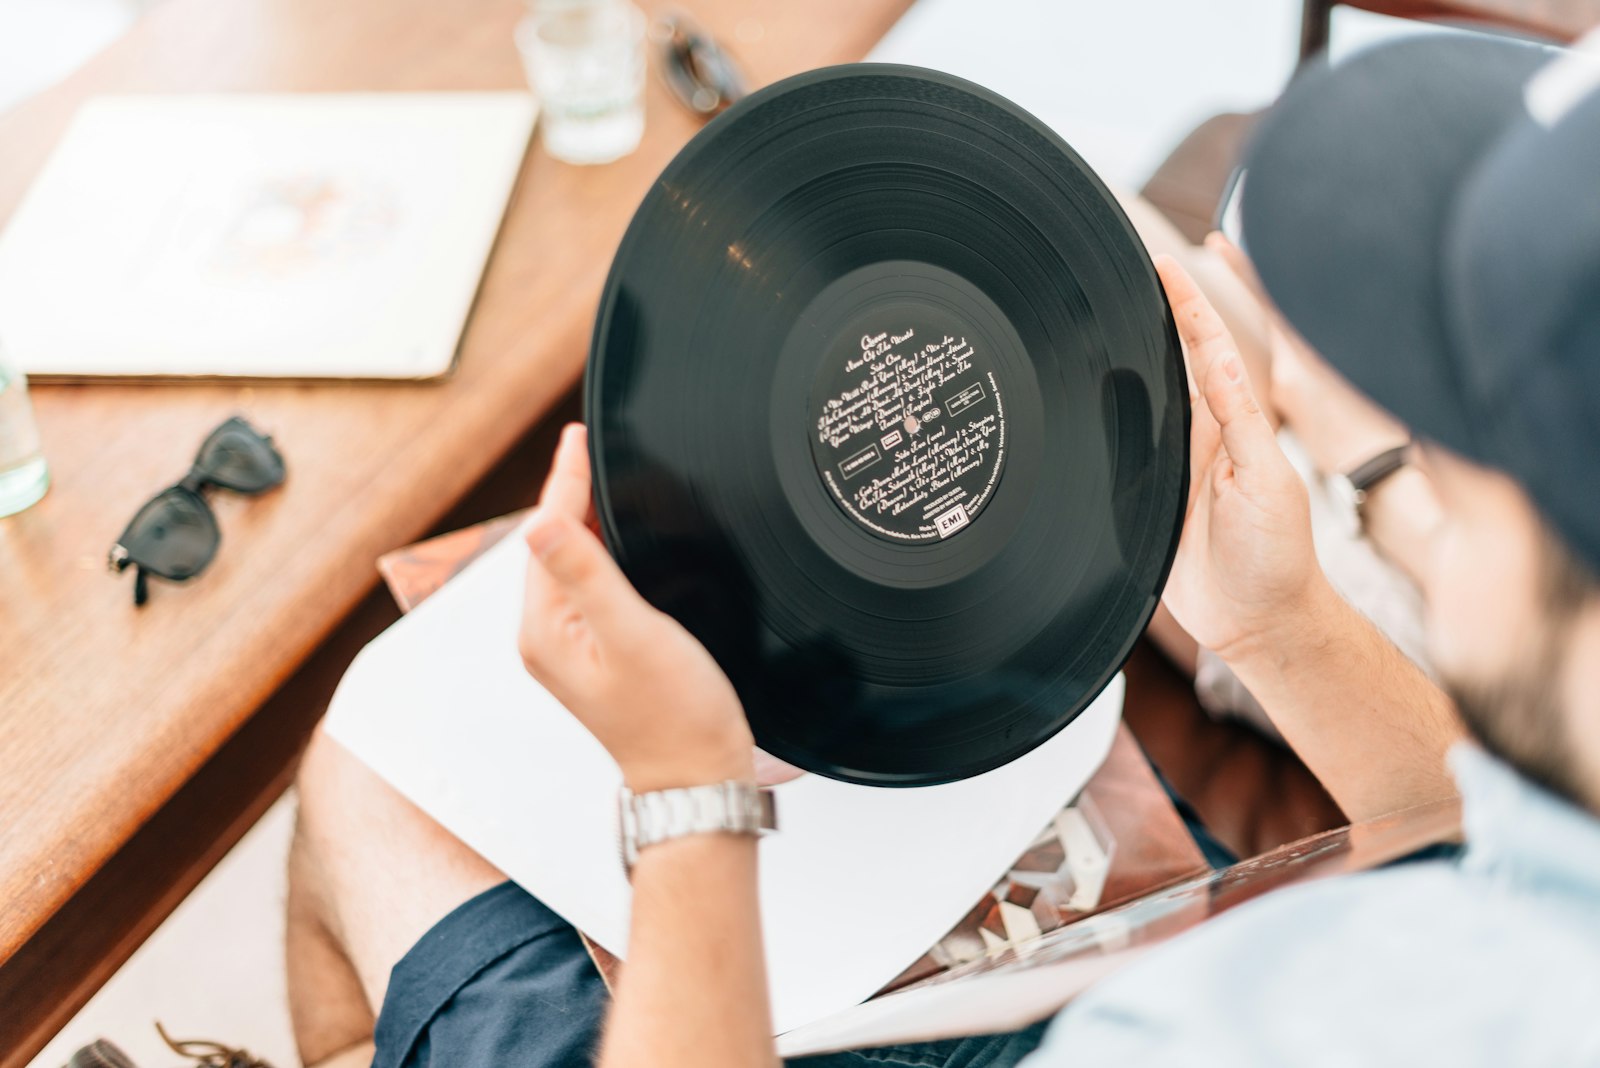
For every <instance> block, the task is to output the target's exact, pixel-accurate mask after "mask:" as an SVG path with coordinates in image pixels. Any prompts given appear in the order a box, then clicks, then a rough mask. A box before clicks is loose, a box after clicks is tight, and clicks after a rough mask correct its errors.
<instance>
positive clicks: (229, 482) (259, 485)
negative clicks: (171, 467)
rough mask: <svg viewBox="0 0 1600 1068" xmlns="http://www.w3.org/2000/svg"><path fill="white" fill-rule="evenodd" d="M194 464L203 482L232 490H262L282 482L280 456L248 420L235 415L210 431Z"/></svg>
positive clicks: (248, 491) (249, 491) (247, 491)
mask: <svg viewBox="0 0 1600 1068" xmlns="http://www.w3.org/2000/svg"><path fill="white" fill-rule="evenodd" d="M194 466H195V469H196V471H198V472H199V473H200V475H202V476H203V477H204V479H205V481H207V482H210V483H211V484H213V485H216V486H221V487H222V488H223V489H230V490H233V491H234V492H235V493H261V492H262V491H264V490H268V489H271V488H272V487H273V486H276V485H278V484H279V483H280V482H282V481H283V473H284V472H283V457H282V456H281V455H280V454H279V453H278V450H277V449H276V448H274V447H273V445H272V442H271V441H269V440H267V438H266V437H265V436H263V435H262V434H261V433H260V432H258V431H257V430H256V429H255V428H254V427H252V426H251V425H250V424H249V423H246V422H245V421H244V420H243V419H239V418H237V417H235V418H233V419H229V420H228V421H227V422H226V423H223V424H222V425H221V426H219V427H217V429H216V430H214V431H212V433H211V436H210V437H208V438H206V440H205V444H203V445H201V446H200V453H199V455H197V456H196V457H195V461H194Z"/></svg>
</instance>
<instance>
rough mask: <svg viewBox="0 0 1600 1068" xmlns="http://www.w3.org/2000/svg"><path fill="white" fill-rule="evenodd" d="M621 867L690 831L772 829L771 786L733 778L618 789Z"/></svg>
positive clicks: (774, 811)
mask: <svg viewBox="0 0 1600 1068" xmlns="http://www.w3.org/2000/svg"><path fill="white" fill-rule="evenodd" d="M617 829H618V840H619V844H620V847H621V854H622V868H623V870H624V871H626V872H627V873H628V874H629V875H632V874H633V866H634V865H635V864H636V863H638V860H639V853H640V851H642V850H643V849H645V848H646V847H647V846H652V845H656V844H658V843H660V842H667V841H671V840H672V839H674V838H683V837H686V836H688V835H692V834H715V833H724V834H748V835H756V836H759V835H763V834H769V833H771V832H772V831H775V830H777V829H778V817H777V805H776V803H775V801H774V799H773V796H772V791H771V790H767V789H764V788H761V787H758V786H756V785H755V784H754V783H749V782H739V781H730V782H723V783H716V784H713V785H710V786H688V787H683V788H680V789H673V790H653V791H651V792H650V793H645V794H635V793H634V792H633V791H632V790H629V789H628V788H627V787H626V786H624V787H623V788H622V789H621V790H620V791H618V793H617Z"/></svg>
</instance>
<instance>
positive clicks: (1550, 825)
mask: <svg viewBox="0 0 1600 1068" xmlns="http://www.w3.org/2000/svg"><path fill="white" fill-rule="evenodd" d="M1450 768H1451V771H1452V772H1454V774H1455V779H1456V784H1457V785H1458V786H1459V787H1460V788H1461V805H1462V823H1463V826H1464V828H1465V831H1466V838H1467V851H1466V854H1465V856H1464V857H1463V858H1462V865H1463V867H1466V868H1469V869H1473V870H1477V871H1481V872H1484V873H1487V874H1491V875H1494V876H1496V877H1499V878H1506V879H1510V880H1513V881H1516V882H1528V883H1534V884H1537V886H1538V887H1539V888H1540V889H1546V890H1564V891H1566V892H1569V893H1578V894H1582V895H1584V896H1586V897H1590V898H1592V897H1594V896H1595V895H1597V894H1600V818H1597V817H1596V816H1595V815H1593V814H1592V813H1590V812H1587V811H1585V810H1584V809H1582V808H1579V807H1578V806H1577V805H1574V804H1573V803H1572V802H1570V801H1567V800H1565V799H1563V798H1560V797H1557V796H1556V795H1555V794H1553V793H1551V792H1550V791H1548V790H1546V789H1544V788H1543V787H1541V786H1539V785H1537V784H1535V783H1534V782H1532V781H1531V780H1529V779H1527V778H1525V777H1524V776H1522V775H1520V774H1518V773H1517V772H1516V771H1514V770H1512V768H1511V767H1510V766H1509V765H1507V764H1505V763H1502V762H1501V761H1499V760H1497V759H1496V758H1494V757H1492V756H1490V755H1489V754H1488V753H1486V752H1485V751H1484V750H1483V749H1481V748H1479V747H1478V746H1476V745H1473V744H1471V743H1467V742H1462V743H1459V744H1457V745H1456V746H1454V747H1453V748H1452V749H1451V750H1450Z"/></svg>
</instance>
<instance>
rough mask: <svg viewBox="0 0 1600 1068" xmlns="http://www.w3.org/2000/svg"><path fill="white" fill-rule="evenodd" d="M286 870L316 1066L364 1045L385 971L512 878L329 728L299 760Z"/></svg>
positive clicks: (300, 997)
mask: <svg viewBox="0 0 1600 1068" xmlns="http://www.w3.org/2000/svg"><path fill="white" fill-rule="evenodd" d="M297 786H298V789H299V792H300V818H299V821H298V822H297V824H296V826H295V840H294V845H293V846H292V848H291V855H290V868H289V879H290V886H289V939H288V954H289V960H288V973H289V1004H290V1008H291V1012H292V1014H293V1019H294V1027H295V1040H296V1042H297V1043H298V1045H299V1048H300V1053H301V1057H302V1059H303V1060H304V1061H305V1062H306V1063H307V1064H308V1065H310V1064H318V1063H319V1062H327V1063H328V1064H329V1065H332V1064H339V1063H343V1060H342V1059H341V1060H330V1058H334V1057H335V1056H336V1055H338V1057H340V1058H347V1059H349V1060H350V1062H351V1063H356V1062H357V1061H358V1060H359V1055H360V1053H359V1051H361V1050H363V1049H365V1050H366V1053H365V1056H366V1057H367V1058H368V1060H370V1058H371V1050H370V1043H369V1042H368V1040H369V1039H370V1037H371V1035H372V1025H373V1021H374V1017H375V1016H376V1015H377V1012H378V1009H379V1008H380V1007H381V1006H382V1004H383V996H384V992H385V990H386V989H387V988H388V983H389V972H390V970H391V969H392V968H393V967H394V966H395V964H396V963H398V962H399V960H400V958H401V957H403V956H404V955H405V954H406V952H407V951H408V950H409V949H410V948H411V947H412V945H414V944H415V943H416V942H417V940H418V939H420V938H421V937H422V936H423V935H424V934H426V933H427V931H428V929H429V928H431V927H432V926H433V925H434V924H435V923H437V922H438V921H439V920H440V919H442V918H443V917H444V916H445V915H446V914H448V913H449V912H451V911H452V910H453V909H455V908H456V906H458V905H460V904H462V903H463V902H465V901H467V900H468V899H469V898H472V897H474V896H476V895H477V894H479V893H481V892H483V891H484V890H487V889H489V888H490V887H493V886H496V885H498V884H499V883H501V882H503V881H504V880H505V876H504V875H502V874H501V873H500V872H499V871H498V870H497V869H496V868H495V867H494V866H493V865H491V864H490V863H489V862H488V861H486V860H484V859H483V858H482V857H480V856H478V855H477V854H476V853H474V852H473V851H472V850H470V849H468V848H467V847H466V846H465V845H463V844H462V843H461V841H460V840H459V839H457V838H456V837H455V836H453V835H452V834H450V832H448V831H446V830H445V829H444V828H443V827H441V826H439V825H438V824H437V823H435V822H434V821H433V820H432V819H430V818H429V817H428V816H427V815H426V814H425V813H423V812H422V810H421V809H419V808H417V807H416V806H415V805H413V804H411V802H409V801H407V800H406V799H405V798H404V797H402V796H401V795H400V794H399V793H398V792H397V791H395V789H394V788H393V787H391V786H390V785H389V784H388V783H386V782H384V781H383V780H382V779H381V778H379V777H378V776H377V775H376V774H375V773H374V772H373V771H372V770H371V769H370V768H368V767H367V766H366V765H365V764H362V763H361V762H360V761H359V760H357V759H356V758H355V757H353V756H351V755H350V753H349V752H348V751H346V750H345V749H344V747H343V746H341V745H339V743H337V742H335V741H334V740H333V739H332V738H330V737H328V735H327V734H325V733H324V732H323V731H322V730H321V728H318V730H317V731H316V733H315V734H314V735H313V736H312V739H311V744H310V745H309V746H308V747H307V749H306V754H305V757H304V758H303V760H302V761H301V765H300V773H299V777H298V780H297Z"/></svg>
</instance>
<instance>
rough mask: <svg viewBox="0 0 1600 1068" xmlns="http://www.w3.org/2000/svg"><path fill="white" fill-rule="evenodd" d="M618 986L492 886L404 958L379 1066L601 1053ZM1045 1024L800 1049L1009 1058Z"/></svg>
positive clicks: (1006, 1061)
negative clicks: (937, 1038)
mask: <svg viewBox="0 0 1600 1068" xmlns="http://www.w3.org/2000/svg"><path fill="white" fill-rule="evenodd" d="M609 1001H610V998H609V996H608V995H607V993H606V988H605V984H604V983H603V982H602V981H601V979H600V973H599V972H598V971H596V970H595V967H594V963H593V962H592V961H591V960H590V959H589V954H588V952H587V951H586V950H585V949H584V948H583V943H582V942H581V941H579V939H578V932H577V931H575V930H573V928H572V926H571V925H570V924H568V923H567V922H566V921H565V920H563V919H561V917H559V916H557V915H556V914H555V913H553V912H551V911H550V910H549V909H548V908H546V907H545V906H544V905H543V904H542V903H541V902H540V901H539V900H538V899H537V898H535V897H533V896H532V895H530V894H529V893H527V892H526V891H525V890H523V889H522V888H520V887H518V886H516V885H515V884H513V883H502V884H500V885H499V886H497V887H494V888H493V889H492V890H485V891H484V892H483V893H481V894H479V895H478V896H477V897H475V898H473V899H472V900H470V901H468V902H466V903H465V904H463V905H461V906H460V907H459V908H457V909H456V910H455V911H454V912H452V913H450V915H448V916H446V917H445V918H444V919H442V920H440V921H439V922H438V923H437V924H435V925H434V926H433V928H432V930H430V931H429V932H428V933H427V934H425V935H423V936H422V938H421V939H420V940H419V941H418V942H417V944H416V945H415V946H413V947H411V951H410V952H409V953H407V954H406V955H405V957H404V958H402V959H401V961H400V963H399V964H397V965H395V967H394V971H393V972H392V973H391V974H390V976H389V991H388V993H387V994H386V995H385V996H384V999H383V1009H382V1011H381V1012H380V1013H379V1014H378V1024H377V1028H376V1033H375V1035H374V1040H375V1042H376V1044H377V1055H376V1056H375V1057H374V1058H373V1062H372V1063H373V1068H431V1066H438V1068H491V1066H495V1068H499V1066H502V1065H507V1064H515V1065H517V1066H518V1068H558V1066H559V1068H566V1066H569V1065H571V1066H581V1065H587V1064H591V1063H593V1060H594V1057H595V1054H596V1052H597V1050H598V1047H599V1041H600V1023H601V1020H602V1018H603V1017H604V1015H605V1011H606V1006H607V1004H608V1003H609ZM1044 1026H1045V1025H1044V1024H1043V1023H1040V1024H1036V1025H1034V1026H1033V1027H1030V1028H1028V1029H1026V1030H1024V1031H1018V1032H1015V1033H1011V1034H1004V1035H989V1036H985V1037H981V1038H961V1039H950V1040H947V1041H943V1042H923V1043H916V1044H913V1045H907V1046H898V1047H893V1048H885V1049H871V1050H857V1051H853V1052H850V1053H834V1054H828V1055H825V1056H821V1057H808V1058H805V1059H803V1060H795V1061H790V1062H789V1063H790V1064H792V1065H804V1066H806V1068H867V1066H869V1065H880V1066H881V1065H905V1066H915V1068H1005V1066H1008V1065H1013V1064H1016V1063H1017V1062H1018V1061H1020V1060H1021V1059H1022V1058H1023V1057H1024V1056H1026V1055H1027V1054H1028V1053H1030V1052H1031V1051H1032V1050H1033V1049H1034V1048H1035V1047H1036V1046H1038V1045H1039V1041H1040V1039H1041V1038H1042V1037H1043V1034H1044Z"/></svg>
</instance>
